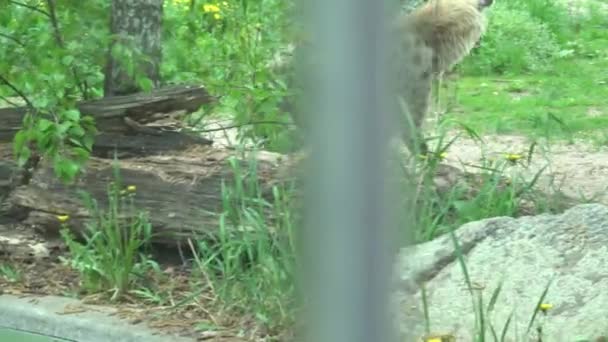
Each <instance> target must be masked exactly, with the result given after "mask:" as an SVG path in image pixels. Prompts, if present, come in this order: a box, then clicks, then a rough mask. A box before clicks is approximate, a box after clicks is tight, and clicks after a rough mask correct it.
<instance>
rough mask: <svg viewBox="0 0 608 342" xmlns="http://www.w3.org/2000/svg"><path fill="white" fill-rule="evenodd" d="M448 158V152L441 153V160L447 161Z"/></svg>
mask: <svg viewBox="0 0 608 342" xmlns="http://www.w3.org/2000/svg"><path fill="white" fill-rule="evenodd" d="M447 156H448V154H447V153H446V152H441V153H439V159H445V158H446V157H447Z"/></svg>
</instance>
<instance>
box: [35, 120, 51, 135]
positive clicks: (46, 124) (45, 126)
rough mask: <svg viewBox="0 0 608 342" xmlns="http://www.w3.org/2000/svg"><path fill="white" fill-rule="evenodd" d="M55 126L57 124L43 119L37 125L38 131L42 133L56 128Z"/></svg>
mask: <svg viewBox="0 0 608 342" xmlns="http://www.w3.org/2000/svg"><path fill="white" fill-rule="evenodd" d="M54 126H55V123H54V122H53V121H50V120H48V119H44V118H41V119H39V120H38V123H37V124H36V130H38V131H40V132H46V131H48V130H49V129H51V128H54Z"/></svg>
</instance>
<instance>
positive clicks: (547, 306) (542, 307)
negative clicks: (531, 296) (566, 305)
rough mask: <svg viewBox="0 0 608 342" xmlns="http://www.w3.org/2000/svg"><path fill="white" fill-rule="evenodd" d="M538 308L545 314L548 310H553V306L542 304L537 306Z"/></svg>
mask: <svg viewBox="0 0 608 342" xmlns="http://www.w3.org/2000/svg"><path fill="white" fill-rule="evenodd" d="M539 308H540V309H541V311H543V312H547V311H548V310H551V309H552V308H553V304H550V303H542V304H540V305H539Z"/></svg>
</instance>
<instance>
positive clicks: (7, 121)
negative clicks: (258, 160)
mask: <svg viewBox="0 0 608 342" xmlns="http://www.w3.org/2000/svg"><path fill="white" fill-rule="evenodd" d="M214 100H215V98H214V97H213V96H211V95H210V94H209V93H208V92H207V90H206V89H205V88H204V87H203V86H185V85H179V86H167V87H163V88H159V89H154V90H152V91H150V92H148V93H136V94H131V95H124V96H113V97H106V98H101V99H96V100H90V101H83V102H79V103H78V104H77V106H78V109H79V110H80V112H81V114H82V115H91V116H93V117H94V118H95V123H96V128H97V130H98V131H99V132H100V135H99V136H98V137H97V138H96V144H95V145H96V149H94V151H93V154H94V155H104V154H106V153H107V150H108V149H109V148H117V149H118V150H120V149H122V146H123V145H124V146H125V148H126V149H127V150H129V151H131V152H132V151H133V148H132V146H133V144H134V143H135V142H134V141H133V138H131V137H133V136H136V137H137V138H135V139H136V140H137V139H139V142H137V143H139V144H145V145H144V146H148V145H156V147H157V149H151V148H148V149H147V150H146V151H147V153H155V152H157V151H158V152H164V151H165V149H166V148H165V149H163V148H159V146H160V145H159V144H154V143H152V140H156V139H158V138H154V139H151V138H145V136H153V137H154V136H157V137H163V136H164V137H167V136H168V135H171V138H170V139H173V141H174V142H177V141H178V140H179V143H178V144H177V145H174V146H171V145H170V144H169V145H167V146H169V147H167V148H170V149H171V150H174V149H175V148H176V146H182V147H183V146H186V145H191V144H207V145H208V144H211V143H212V142H211V141H209V140H206V139H203V138H201V137H192V136H187V135H183V136H182V137H181V138H177V135H179V134H181V133H178V132H176V131H175V127H176V126H178V127H179V126H180V121H179V118H180V117H181V116H183V115H185V114H188V113H192V112H194V111H196V110H198V109H199V108H200V107H201V106H202V105H204V104H207V103H212V102H213V101H214ZM26 111H27V108H26V107H16V108H0V118H2V121H1V123H0V142H9V141H12V139H13V137H14V135H15V133H16V132H17V131H18V130H19V129H21V124H22V121H23V117H24V115H25V113H26ZM149 124H152V125H151V126H150V125H149ZM119 135H124V136H123V138H122V139H116V138H117V137H118V136H119ZM126 137H129V138H126ZM159 140H161V141H162V140H163V138H161V139H159ZM140 152H141V150H140Z"/></svg>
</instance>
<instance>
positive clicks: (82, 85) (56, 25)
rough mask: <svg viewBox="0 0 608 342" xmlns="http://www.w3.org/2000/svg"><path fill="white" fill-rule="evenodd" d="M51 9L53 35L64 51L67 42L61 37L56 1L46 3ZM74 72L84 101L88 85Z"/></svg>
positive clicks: (73, 70)
mask: <svg viewBox="0 0 608 342" xmlns="http://www.w3.org/2000/svg"><path fill="white" fill-rule="evenodd" d="M46 3H47V5H48V7H49V13H48V17H49V18H50V20H51V26H52V27H53V35H54V36H55V41H57V45H59V47H61V48H62V49H65V42H64V41H63V37H62V36H61V31H60V30H59V21H58V20H57V11H56V10H55V9H56V6H55V0H47V1H46ZM70 69H71V71H72V76H74V80H75V81H76V85H77V86H78V90H80V94H81V95H82V97H83V98H84V99H88V97H89V96H88V93H89V91H88V88H89V87H88V85H87V83H86V81H85V82H82V81H81V80H80V76H79V75H78V71H76V68H74V66H71V67H70Z"/></svg>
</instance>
